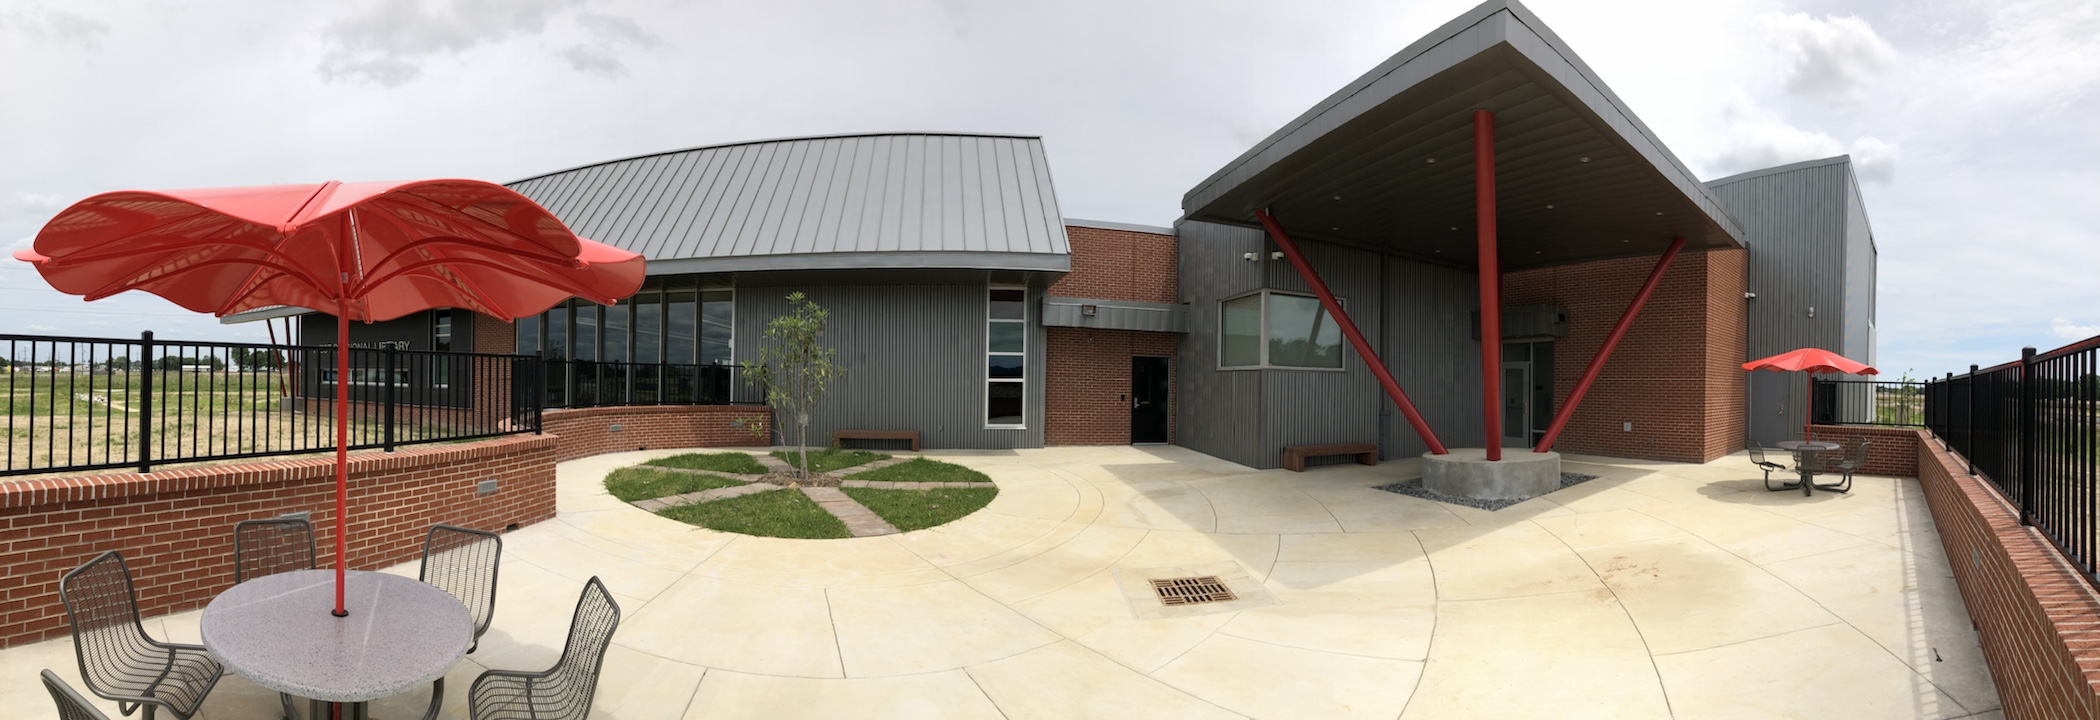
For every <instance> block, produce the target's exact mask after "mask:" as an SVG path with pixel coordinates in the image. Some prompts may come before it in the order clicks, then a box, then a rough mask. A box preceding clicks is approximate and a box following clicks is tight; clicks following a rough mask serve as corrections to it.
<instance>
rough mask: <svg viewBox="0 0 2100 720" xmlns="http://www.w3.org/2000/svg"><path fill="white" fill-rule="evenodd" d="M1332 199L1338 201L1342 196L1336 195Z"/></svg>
mask: <svg viewBox="0 0 2100 720" xmlns="http://www.w3.org/2000/svg"><path fill="white" fill-rule="evenodd" d="M1334 199H1336V200H1340V199H1342V196H1340V195H1336V196H1334Z"/></svg>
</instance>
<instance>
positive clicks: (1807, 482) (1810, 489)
mask: <svg viewBox="0 0 2100 720" xmlns="http://www.w3.org/2000/svg"><path fill="white" fill-rule="evenodd" d="M1843 447H1844V446H1842V445H1839V444H1837V443H1834V442H1824V441H1822V440H1781V441H1780V442H1779V449H1781V450H1786V451H1790V452H1792V453H1794V469H1795V470H1798V471H1800V472H1801V494H1802V495H1803V496H1806V495H1809V494H1811V493H1814V492H1815V489H1816V482H1815V477H1816V473H1815V471H1813V470H1810V469H1809V465H1812V464H1814V463H1815V461H1816V458H1817V457H1818V456H1820V455H1822V454H1823V453H1824V452H1827V451H1834V450H1840V449H1842V448H1843ZM1824 489H1826V490H1827V489H1829V488H1828V487H1825V488H1824Z"/></svg>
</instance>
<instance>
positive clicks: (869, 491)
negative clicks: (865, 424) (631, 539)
mask: <svg viewBox="0 0 2100 720" xmlns="http://www.w3.org/2000/svg"><path fill="white" fill-rule="evenodd" d="M839 489H840V490H843V491H845V493H846V496H847V497H850V498H853V500H854V501H855V502H858V503H860V504H862V505H865V506H867V508H868V509H869V510H872V511H874V512H875V514H876V515H880V516H882V519H884V520H888V521H890V524H891V525H895V526H897V529H898V530H902V531H904V532H911V531H913V530H923V529H926V528H930V527H933V526H935V525H945V524H947V523H949V522H952V521H954V520H955V519H956V518H959V517H962V516H964V515H968V514H970V513H973V512H977V510H978V509H979V508H982V507H984V506H985V504H986V503H990V502H991V501H992V498H994V497H998V496H999V488H991V487H986V488H976V487H970V488H949V489H942V490H876V489H873V488H839ZM798 494H799V493H798ZM680 509H683V508H680ZM667 512H668V511H667ZM818 512H822V510H821V509H820V510H818Z"/></svg>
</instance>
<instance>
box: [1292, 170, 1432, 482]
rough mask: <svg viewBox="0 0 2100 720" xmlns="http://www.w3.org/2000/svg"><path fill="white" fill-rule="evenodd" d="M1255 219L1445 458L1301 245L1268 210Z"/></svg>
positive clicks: (1425, 423) (1411, 422)
mask: <svg viewBox="0 0 2100 720" xmlns="http://www.w3.org/2000/svg"><path fill="white" fill-rule="evenodd" d="M1254 217H1255V218H1257V219H1259V220H1261V226H1262V227H1264V228H1267V229H1268V231H1269V239H1271V240H1275V241H1276V247H1277V248H1279V249H1281V250H1283V256H1284V257H1286V258H1289V259H1290V261H1291V267H1294V268H1297V269H1298V277H1301V278H1305V284H1306V285H1307V286H1308V287H1311V288H1312V291H1313V294H1314V295H1318V296H1319V297H1320V306H1321V307H1324V308H1327V314H1328V315H1329V316H1332V317H1333V318H1334V322H1335V324H1336V325H1339V326H1341V328H1342V334H1343V335H1345V336H1347V337H1348V338H1349V344H1350V345H1352V346H1354V347H1355V348H1356V354H1357V355H1358V356H1359V357H1362V358H1363V361H1364V364H1365V365H1369V366H1371V374H1372V375H1376V376H1378V384H1379V385H1383V386H1385V394H1386V396H1387V397H1390V398H1392V399H1393V404H1395V405H1399V406H1400V414H1402V415H1406V416H1407V423H1408V424H1409V425H1413V426H1414V427H1415V434H1416V435H1420V436H1422V443H1423V444H1425V445H1428V446H1429V453H1430V454H1432V455H1443V454H1445V453H1446V452H1447V451H1446V450H1444V443H1443V442H1442V441H1440V440H1437V439H1436V433H1435V432H1434V431H1432V430H1430V429H1429V422H1428V421H1427V420H1423V419H1422V413H1421V412H1419V411H1417V410H1415V404H1414V403H1413V402H1410V401H1409V400H1408V399H1407V393H1406V392H1404V391H1402V390H1401V389H1400V383H1399V381H1397V380H1394V379H1393V374H1392V373H1389V372H1386V370H1385V361H1383V360H1380V359H1378V353H1375V352H1372V351H1371V343H1370V342H1369V341H1367V340H1365V339H1364V334H1363V333H1362V332H1358V331H1357V329H1356V321H1354V320H1350V319H1349V314H1348V313H1345V312H1342V304H1341V303H1338V302H1335V300H1334V293H1332V292H1328V290H1327V283H1326V282H1324V281H1322V280H1320V275H1319V274H1318V273H1315V272H1313V269H1312V263H1308V262H1306V261H1305V256H1304V255H1301V254H1299V253H1298V244H1297V243H1294V242H1291V236H1290V235H1289V234H1288V233H1285V232H1284V231H1283V226H1282V225H1278V224H1277V223H1276V218H1273V217H1270V216H1269V211H1268V210H1256V211H1254Z"/></svg>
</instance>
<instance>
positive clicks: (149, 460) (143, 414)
mask: <svg viewBox="0 0 2100 720" xmlns="http://www.w3.org/2000/svg"><path fill="white" fill-rule="evenodd" d="M139 358H140V362H141V363H143V365H141V367H143V368H145V371H144V372H142V373H140V374H139V472H142V473H149V472H153V331H152V330H147V331H145V332H142V333H139Z"/></svg>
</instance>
